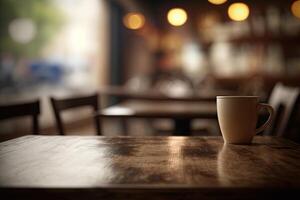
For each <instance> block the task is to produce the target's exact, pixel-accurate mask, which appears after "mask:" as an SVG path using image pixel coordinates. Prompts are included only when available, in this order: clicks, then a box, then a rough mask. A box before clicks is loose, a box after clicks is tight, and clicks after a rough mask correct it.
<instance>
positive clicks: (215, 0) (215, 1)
mask: <svg viewBox="0 0 300 200" xmlns="http://www.w3.org/2000/svg"><path fill="white" fill-rule="evenodd" d="M208 1H209V2H210V3H212V4H216V5H220V4H223V3H225V2H226V1H227V0H208Z"/></svg>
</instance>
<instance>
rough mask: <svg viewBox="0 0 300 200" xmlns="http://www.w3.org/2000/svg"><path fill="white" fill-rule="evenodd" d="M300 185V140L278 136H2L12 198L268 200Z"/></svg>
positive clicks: (4, 183)
mask: <svg viewBox="0 0 300 200" xmlns="http://www.w3.org/2000/svg"><path fill="white" fill-rule="evenodd" d="M299 189H300V145H297V144H295V143H293V142H290V141H288V140H284V139H280V138H277V137H255V138H254V141H253V144H252V145H224V143H223V140H222V138H221V137H140V138H139V137H137V138H133V137H113V138H109V137H101V136H25V137H21V138H18V139H14V140H10V141H7V142H3V143H0V193H1V194H0V195H1V196H5V197H7V198H10V199H18V198H20V199H38V198H40V197H43V199H54V198H63V199H81V198H84V199H93V198H94V199H96V198H97V199H99V198H103V199H199V198H200V197H201V198H202V199H211V198H212V199H216V198H223V197H224V195H225V196H226V197H227V198H233V199H236V198H240V197H244V198H245V199H251V198H254V197H257V198H265V199H268V198H273V197H274V196H275V197H280V196H281V195H283V196H284V197H287V196H289V195H292V194H293V195H299ZM257 195H259V196H257Z"/></svg>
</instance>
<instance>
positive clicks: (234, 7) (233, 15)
mask: <svg viewBox="0 0 300 200" xmlns="http://www.w3.org/2000/svg"><path fill="white" fill-rule="evenodd" d="M249 13H250V11H249V7H248V6H247V5H246V4H244V3H233V4H231V5H230V6H229V8H228V15H229V17H230V19H232V20H234V21H243V20H245V19H247V17H248V16H249Z"/></svg>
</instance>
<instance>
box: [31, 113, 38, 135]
mask: <svg viewBox="0 0 300 200" xmlns="http://www.w3.org/2000/svg"><path fill="white" fill-rule="evenodd" d="M32 132H33V134H34V135H38V134H39V120H38V116H37V115H34V116H33V118H32Z"/></svg>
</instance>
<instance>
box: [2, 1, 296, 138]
mask: <svg viewBox="0 0 300 200" xmlns="http://www.w3.org/2000/svg"><path fill="white" fill-rule="evenodd" d="M277 82H283V83H284V84H285V85H288V86H297V87H299V86H300V1H299V0H264V1H259V0H252V1H246V0H245V1H234V0H227V1H226V0H188V1H183V0H84V1H82V0H26V1H19V0H1V1H0V103H4V104H6V103H13V102H15V101H16V102H18V101H20V100H27V99H32V98H39V99H41V110H42V112H41V116H40V122H41V127H42V131H43V133H45V134H50V133H55V131H56V130H55V122H54V119H53V114H52V108H51V106H50V103H49V99H48V98H49V96H50V95H58V96H59V95H66V94H67V95H78V94H84V93H90V92H93V91H98V90H99V89H100V88H103V87H106V86H125V87H126V88H128V90H130V91H136V92H143V91H148V90H149V89H151V90H153V89H154V90H157V91H159V92H162V93H165V94H169V95H175V96H176V95H191V94H197V93H198V92H202V93H203V91H210V90H215V89H222V90H230V91H234V92H236V93H238V94H244V95H259V96H261V98H262V100H265V101H266V100H267V99H268V96H269V94H270V92H271V90H272V88H273V87H274V85H275V84H276V83H277ZM116 101H117V100H116V99H111V98H104V99H103V101H101V105H102V106H103V107H105V106H107V105H111V104H113V103H114V102H116ZM88 115H89V113H85V112H84V111H81V110H79V111H76V112H75V111H74V112H70V113H68V114H67V115H66V118H68V119H69V121H70V123H73V124H75V125H74V126H72V127H73V129H74V130H73V132H77V133H78V132H82V131H83V130H85V131H86V132H88V131H87V130H89V126H86V124H88V122H87V121H86V120H85V119H86V118H87V116H88ZM16 124H17V125H16ZM116 124H117V122H116V121H113V120H110V121H109V120H108V121H107V125H106V126H105V128H106V131H104V134H110V133H112V132H118V133H120V132H122V130H120V128H119V129H118V128H117V130H115V129H116V127H118V126H116ZM132 126H133V127H135V126H137V127H138V130H142V129H141V128H140V127H146V128H144V130H148V129H149V127H148V125H147V124H146V125H145V124H144V122H140V121H138V120H136V122H133V125H132ZM26 128H27V127H26V123H24V121H23V119H20V120H19V119H17V120H16V121H14V122H13V123H11V122H7V123H6V122H5V123H1V128H0V132H1V133H9V132H18V131H20V130H21V131H23V130H24V129H26ZM83 132H84V131H83ZM146 132H148V131H146ZM118 133H116V134H118Z"/></svg>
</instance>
